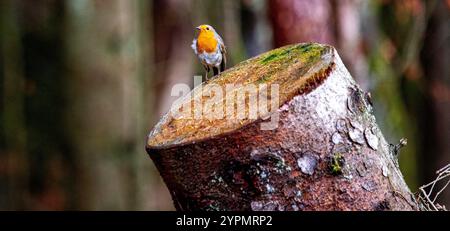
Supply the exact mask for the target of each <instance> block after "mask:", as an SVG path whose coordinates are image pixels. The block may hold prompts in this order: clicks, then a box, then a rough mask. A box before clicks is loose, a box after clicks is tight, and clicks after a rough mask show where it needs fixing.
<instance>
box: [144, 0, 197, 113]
mask: <svg viewBox="0 0 450 231" xmlns="http://www.w3.org/2000/svg"><path fill="white" fill-rule="evenodd" d="M153 4H154V7H153V22H154V23H153V25H154V33H155V35H156V36H155V37H154V39H155V44H154V49H155V64H156V66H155V79H154V83H153V87H152V89H154V90H155V91H156V98H157V99H158V100H157V102H156V105H155V107H156V108H155V110H156V113H157V115H158V116H160V115H163V114H164V113H165V112H166V111H167V110H169V108H170V105H171V104H172V102H173V101H174V100H175V99H176V97H171V95H170V92H171V89H172V86H173V85H175V84H178V83H185V84H189V85H190V84H191V83H192V80H193V68H192V67H193V66H192V64H193V61H197V60H195V59H196V57H195V55H194V53H193V51H192V49H191V43H192V39H193V38H194V33H195V27H194V26H193V23H192V21H191V19H192V18H193V17H194V16H195V15H192V14H191V12H192V10H195V7H194V6H193V5H194V4H193V2H192V1H183V0H171V1H165V0H156V1H154V2H153ZM196 12H198V11H197V10H196ZM203 73H204V72H202V74H203ZM154 122H156V121H154Z"/></svg>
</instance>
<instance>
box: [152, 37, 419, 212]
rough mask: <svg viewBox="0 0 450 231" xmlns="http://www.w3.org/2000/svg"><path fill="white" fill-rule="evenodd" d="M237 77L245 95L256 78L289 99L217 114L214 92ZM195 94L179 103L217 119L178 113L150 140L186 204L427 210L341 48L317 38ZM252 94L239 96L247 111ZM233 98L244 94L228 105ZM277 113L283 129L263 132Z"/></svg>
mask: <svg viewBox="0 0 450 231" xmlns="http://www.w3.org/2000/svg"><path fill="white" fill-rule="evenodd" d="M231 83H232V84H237V86H239V87H238V89H237V91H238V92H239V90H242V89H244V88H245V87H246V86H249V85H251V84H255V85H257V86H259V87H261V86H263V85H267V86H270V87H272V86H275V85H276V86H278V88H279V97H278V98H277V99H275V98H274V97H272V98H269V99H268V103H269V104H270V105H278V107H277V108H276V110H274V111H271V112H270V113H266V114H264V113H262V114H258V117H257V118H250V116H248V117H245V118H242V119H239V118H238V119H235V120H226V119H214V118H213V119H211V118H210V117H208V115H210V113H212V110H211V109H210V108H209V107H208V108H205V105H207V104H208V100H209V99H210V98H209V97H208V90H209V89H210V88H211V87H212V86H213V85H214V84H217V85H220V86H222V87H224V86H225V85H226V84H231ZM268 88H269V87H268ZM258 89H259V90H258V94H259V93H261V92H262V90H261V89H262V88H258ZM271 89H272V91H273V88H271ZM272 91H271V93H272ZM191 95H192V96H193V97H185V98H184V99H183V100H182V101H180V104H178V105H177V108H184V107H185V106H189V105H193V104H194V105H195V103H198V102H200V104H201V105H202V106H203V115H206V117H208V118H204V117H201V118H199V117H197V118H190V117H179V116H175V115H177V114H174V110H171V112H169V113H168V114H166V116H164V117H163V119H162V120H161V121H160V122H159V123H158V124H157V125H156V127H155V128H154V129H153V130H152V132H151V133H150V134H149V137H148V141H147V146H146V149H147V152H148V153H149V155H150V157H151V158H152V160H153V161H154V163H155V165H156V166H157V168H158V170H159V172H160V174H161V176H162V178H163V179H164V181H165V183H166V184H167V186H168V188H169V191H170V193H171V195H172V198H173V200H174V204H175V207H176V209H177V210H254V211H255V210H418V205H417V204H416V203H415V200H414V197H413V196H412V194H411V192H410V190H409V189H408V186H407V185H406V184H405V182H404V180H403V176H402V174H401V172H400V170H399V168H398V164H397V162H396V159H395V155H394V151H393V150H392V148H390V145H389V144H388V143H387V142H386V141H385V139H384V137H383V135H382V133H381V131H380V129H379V128H378V125H377V123H376V120H375V117H374V116H373V114H372V106H371V101H370V95H368V94H366V93H364V92H363V91H362V90H361V89H360V88H359V86H358V85H357V84H356V83H355V81H354V80H353V78H352V77H351V76H350V74H349V72H348V71H347V69H346V68H345V66H344V64H343V63H342V61H341V59H340V57H339V55H338V54H337V52H336V50H335V49H334V48H333V47H331V46H327V45H321V44H315V43H308V44H296V45H290V46H286V47H282V48H279V49H276V50H272V51H269V52H268V53H265V54H262V55H260V56H258V57H255V58H253V59H250V60H247V61H244V62H243V63H241V64H238V65H237V66H235V67H234V68H232V69H229V70H227V71H225V72H224V73H222V74H221V75H220V76H218V77H216V78H214V79H212V80H210V81H208V82H205V83H203V84H202V85H201V88H196V89H194V91H193V92H192V94H191ZM250 97H251V96H249V98H248V99H247V98H244V99H242V98H239V97H237V103H244V104H245V105H246V108H245V112H246V115H247V114H248V115H250V111H249V109H248V108H247V107H250V106H251V105H252V102H251V100H250ZM229 99H234V95H233V94H227V95H226V96H225V98H224V99H223V100H219V101H223V102H227V100H229ZM259 100H260V99H259ZM276 100H279V104H277V103H276ZM239 101H243V102H239ZM216 102H218V101H216ZM180 105H181V107H180ZM227 110H228V108H227ZM175 111H176V110H175ZM199 111H200V112H201V108H198V107H197V108H196V107H193V108H192V109H191V111H189V113H194V115H195V113H198V112H199ZM227 112H228V111H227ZM275 114H277V115H278V116H279V121H278V123H277V125H278V126H277V127H276V128H275V129H272V130H264V129H262V127H261V125H263V124H265V123H267V121H268V120H269V119H268V118H267V116H272V115H275ZM191 115H192V114H191ZM271 119H272V118H271Z"/></svg>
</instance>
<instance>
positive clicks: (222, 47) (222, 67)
mask: <svg viewBox="0 0 450 231" xmlns="http://www.w3.org/2000/svg"><path fill="white" fill-rule="evenodd" d="M216 37H217V40H218V41H219V48H220V53H222V63H221V64H220V71H224V70H225V68H226V65H227V55H226V54H227V48H226V47H225V43H223V39H222V37H220V35H219V34H218V33H216Z"/></svg>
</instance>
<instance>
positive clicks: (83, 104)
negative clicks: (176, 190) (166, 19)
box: [66, 0, 157, 209]
mask: <svg viewBox="0 0 450 231" xmlns="http://www.w3.org/2000/svg"><path fill="white" fill-rule="evenodd" d="M147 10H148V5H147V4H145V3H144V2H141V1H126V0H114V1H107V2H104V1H69V2H68V5H67V11H68V21H67V22H68V23H67V26H66V34H67V37H66V48H67V50H68V56H67V57H68V62H70V67H69V76H70V82H69V83H68V84H67V88H68V101H69V102H68V103H69V107H68V109H69V110H68V111H67V114H66V119H67V127H68V131H70V132H69V137H70V140H71V142H72V145H73V147H72V148H74V150H75V152H76V153H78V156H77V165H78V172H77V176H79V179H77V181H78V185H77V190H78V191H77V194H78V195H80V198H79V201H80V202H81V203H82V204H80V208H82V209H143V208H146V209H152V208H157V205H152V206H153V207H147V205H146V204H145V203H143V200H142V199H143V198H144V197H143V196H144V195H143V194H144V193H145V194H147V195H148V194H152V193H157V192H154V191H152V190H153V188H151V187H152V186H151V185H150V183H152V182H149V181H148V180H147V181H143V180H142V179H143V176H142V172H145V171H147V173H146V174H148V171H149V168H150V166H149V165H143V164H142V162H143V159H145V156H144V155H142V147H143V142H144V140H143V137H145V135H144V134H145V131H144V130H145V127H147V126H148V125H146V123H145V122H144V119H145V118H144V116H143V113H144V111H143V108H145V106H144V103H147V102H148V101H147V100H146V98H147V97H148V96H146V95H145V92H144V89H145V86H146V84H148V83H149V80H148V79H147V78H148V74H149V69H148V65H147V64H149V61H150V60H149V55H150V53H148V46H147V45H145V44H146V43H148V41H146V40H145V39H148V34H146V33H148V31H146V30H143V31H141V29H145V28H147V29H148V27H147V26H146V25H145V22H147V20H148V18H147V16H146V15H147V13H146V11H147ZM146 113H149V112H148V111H147V112H146ZM143 128H144V129H143ZM144 169H146V170H145V171H143V170H144ZM147 190H150V191H147ZM111 192H114V193H111Z"/></svg>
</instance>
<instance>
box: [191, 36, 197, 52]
mask: <svg viewBox="0 0 450 231" xmlns="http://www.w3.org/2000/svg"><path fill="white" fill-rule="evenodd" d="M191 47H192V50H194V53H195V54H196V55H197V54H198V52H197V39H194V40H192V45H191Z"/></svg>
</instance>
